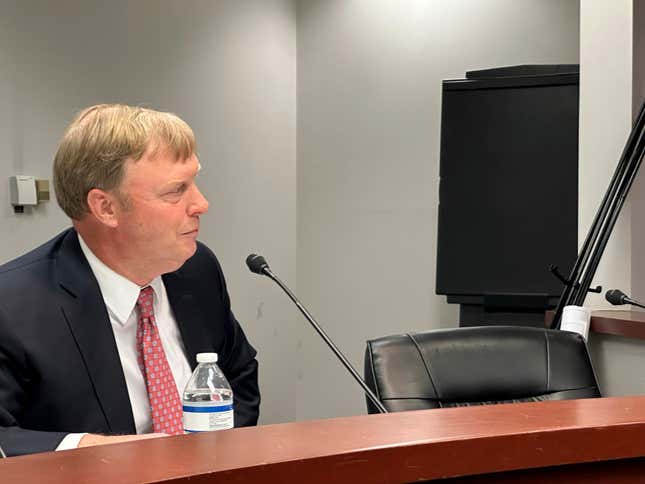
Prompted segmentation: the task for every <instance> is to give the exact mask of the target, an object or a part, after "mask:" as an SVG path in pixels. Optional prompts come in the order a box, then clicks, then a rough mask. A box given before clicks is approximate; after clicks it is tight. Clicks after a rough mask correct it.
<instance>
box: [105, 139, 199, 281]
mask: <svg viewBox="0 0 645 484" xmlns="http://www.w3.org/2000/svg"><path fill="white" fill-rule="evenodd" d="M199 169H200V165H199V161H198V160H197V157H196V156H195V155H192V156H191V157H189V158H187V159H185V160H176V159H175V157H174V156H173V154H172V153H171V152H170V151H169V150H167V149H160V150H158V152H157V154H156V156H154V157H153V158H151V157H150V156H149V155H148V154H146V155H144V157H143V158H141V159H140V160H139V161H132V160H128V161H127V162H126V164H125V170H126V171H125V176H124V179H123V182H122V184H121V187H120V190H119V191H120V192H121V193H122V194H123V195H125V197H126V198H127V201H126V203H125V205H124V206H122V207H121V209H120V210H119V213H118V226H117V232H118V237H119V239H120V241H121V243H122V244H126V245H127V247H128V252H130V254H131V255H132V254H135V256H136V258H137V259H138V260H137V262H138V264H137V265H140V266H141V267H142V268H143V269H144V270H145V271H146V272H147V273H154V274H157V275H159V274H165V273H167V272H172V271H175V270H177V269H179V267H181V266H182V265H183V263H184V262H185V261H186V260H187V259H188V258H190V257H191V256H192V255H193V254H194V253H195V251H196V249H197V245H196V240H197V234H198V232H199V216H200V215H202V214H204V213H206V212H207V211H208V201H207V200H206V199H205V198H204V196H203V195H202V194H201V192H200V191H199V189H198V188H197V185H196V184H195V177H196V176H197V172H198V171H199Z"/></svg>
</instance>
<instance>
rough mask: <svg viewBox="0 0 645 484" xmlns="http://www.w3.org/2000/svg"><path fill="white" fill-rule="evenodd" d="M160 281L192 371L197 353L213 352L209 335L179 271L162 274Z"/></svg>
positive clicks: (195, 364)
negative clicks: (164, 289) (164, 288)
mask: <svg viewBox="0 0 645 484" xmlns="http://www.w3.org/2000/svg"><path fill="white" fill-rule="evenodd" d="M162 279H163V282H164V286H165V287H166V293H167V294H168V300H169V302H170V307H171V308H172V310H173V313H174V316H175V320H176V321H177V325H178V326H179V332H180V333H181V337H182V340H183V342H184V347H185V349H186V358H188V364H189V365H190V367H191V368H192V369H193V370H194V369H195V367H196V366H197V361H196V359H195V358H196V355H197V353H200V352H207V351H214V349H213V347H212V342H211V340H210V338H209V335H208V333H207V332H206V331H205V328H204V323H203V321H204V317H203V314H202V313H201V312H200V311H199V309H198V308H197V304H196V303H195V301H194V296H193V294H192V293H191V292H190V290H189V288H188V285H187V284H186V283H185V280H184V277H183V275H182V270H181V269H180V270H178V271H176V272H171V273H169V274H164V275H163V276H162Z"/></svg>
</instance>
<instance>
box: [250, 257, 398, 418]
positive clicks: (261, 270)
mask: <svg viewBox="0 0 645 484" xmlns="http://www.w3.org/2000/svg"><path fill="white" fill-rule="evenodd" d="M246 265H247V266H249V269H250V270H251V272H254V273H256V274H261V275H265V276H267V277H268V278H270V279H272V280H273V281H274V282H275V283H276V284H277V285H278V286H280V288H282V290H283V291H284V292H285V293H287V296H289V297H290V298H291V300H292V301H293V302H294V303H295V304H296V306H298V309H300V312H301V313H302V314H304V316H305V318H307V321H309V322H310V323H311V325H312V326H313V327H314V329H315V330H316V331H317V332H318V334H319V335H320V336H321V338H322V339H323V340H325V343H327V346H329V347H330V348H331V350H332V351H333V352H334V354H335V355H336V356H337V357H338V359H339V360H340V361H341V363H342V364H343V365H344V366H345V368H346V369H347V371H349V373H350V374H351V375H352V376H353V377H354V379H355V380H356V381H357V382H358V384H359V385H360V386H361V388H362V389H363V391H364V392H365V395H367V398H369V399H370V401H371V402H372V404H373V405H374V406H375V407H376V408H377V409H378V411H379V412H381V413H388V412H387V409H386V408H385V407H384V406H383V404H382V403H381V401H380V400H379V399H378V397H377V396H376V395H374V393H373V392H372V390H370V387H368V386H367V383H365V381H363V379H362V378H361V377H360V375H359V374H358V372H357V371H356V370H355V369H354V367H353V366H352V364H351V363H350V362H349V360H348V359H347V358H345V355H343V353H341V351H340V350H339V349H338V348H337V347H336V345H335V344H334V342H333V341H332V340H331V339H330V338H329V336H327V333H325V331H323V329H322V328H321V327H320V325H319V324H318V323H317V322H316V320H315V319H314V318H313V316H312V315H311V314H309V311H307V309H306V308H305V307H304V306H303V305H302V304H301V303H300V301H298V298H296V296H294V294H293V293H292V292H291V291H290V290H289V288H288V287H287V286H286V285H285V284H284V283H283V282H282V281H281V280H280V279H279V278H278V276H276V275H275V274H274V273H273V272H271V269H270V268H269V264H267V261H266V260H265V259H264V257H262V256H261V255H257V254H251V255H249V256H248V257H247V258H246Z"/></svg>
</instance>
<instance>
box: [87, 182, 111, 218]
mask: <svg viewBox="0 0 645 484" xmlns="http://www.w3.org/2000/svg"><path fill="white" fill-rule="evenodd" d="M87 206H88V207H89V209H90V214H91V215H93V216H94V218H96V219H97V220H98V221H99V222H101V223H102V224H105V225H107V226H108V227H111V228H115V227H116V226H117V225H119V221H118V217H117V215H118V213H119V201H118V200H117V198H116V196H114V195H113V194H111V193H108V192H106V191H103V190H101V189H100V188H92V189H91V190H90V191H89V192H88V194H87Z"/></svg>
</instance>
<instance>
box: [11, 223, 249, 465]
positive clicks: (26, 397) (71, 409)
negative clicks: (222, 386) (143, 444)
mask: <svg viewBox="0 0 645 484" xmlns="http://www.w3.org/2000/svg"><path fill="white" fill-rule="evenodd" d="M162 277H163V281H164V284H165V286H166V292H167V293H168V298H169V300H170V305H171V307H172V310H173V313H174V315H175V319H176V320H177V324H178V326H179V330H180V332H181V336H182V339H183V343H184V347H185V349H186V357H187V358H188V362H189V363H190V364H191V365H192V367H193V368H194V367H195V365H196V361H195V355H196V354H197V353H200V352H217V353H218V355H219V361H218V364H219V365H220V367H221V368H222V370H223V372H224V374H225V375H226V376H227V378H228V380H229V382H230V383H231V386H232V388H233V394H234V399H235V400H234V413H235V426H236V427H240V426H245V425H255V424H256V423H257V419H258V412H259V405H260V394H259V389H258V381H257V372H258V365H257V361H256V359H255V354H256V352H255V350H254V349H253V347H252V346H251V345H250V344H249V342H248V341H247V339H246V337H245V336H244V332H243V331H242V328H241V327H240V325H239V323H238V322H237V321H236V320H235V317H234V316H233V313H232V312H231V308H230V301H229V297H228V293H227V290H226V283H225V281H224V276H223V274H222V270H221V268H220V265H219V263H218V261H217V259H216V257H215V255H214V254H213V253H212V252H211V251H210V250H209V249H208V248H207V247H206V246H205V245H203V244H201V243H198V247H197V252H196V253H195V255H194V256H193V257H191V258H190V259H189V260H188V261H186V263H185V264H184V265H183V266H182V267H181V269H179V270H178V271H176V272H172V273H169V274H165V275H164V276H162ZM69 432H91V433H102V434H133V433H135V432H136V431H135V426H134V419H133V416H132V409H131V406H130V399H129V397H128V392H127V388H126V384H125V378H124V376H123V369H122V367H121V362H120V360H119V355H118V350H117V347H116V342H115V340H114V334H113V332H112V327H111V324H110V321H109V318H108V313H107V309H106V307H105V304H104V302H103V298H102V296H101V292H100V289H99V286H98V283H97V282H96V279H95V277H94V274H93V273H92V270H91V269H90V266H89V264H88V263H87V260H86V259H85V256H84V255H83V253H82V251H81V248H80V245H79V242H78V236H77V234H76V231H74V230H73V229H69V230H66V231H65V232H63V233H61V234H60V235H58V236H57V237H55V238H54V239H52V240H50V241H49V242H47V243H45V244H44V245H42V246H40V247H38V248H37V249H35V250H33V251H31V252H29V253H28V254H26V255H24V256H22V257H19V258H18V259H15V260H13V261H11V262H9V263H7V264H5V265H4V266H1V267H0V446H2V447H3V448H4V450H5V452H6V453H7V454H8V455H20V454H28V453H33V452H43V451H48V450H54V449H55V448H56V447H57V446H58V444H59V443H60V441H61V440H62V438H63V437H64V436H65V435H66V434H67V433H69Z"/></svg>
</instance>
